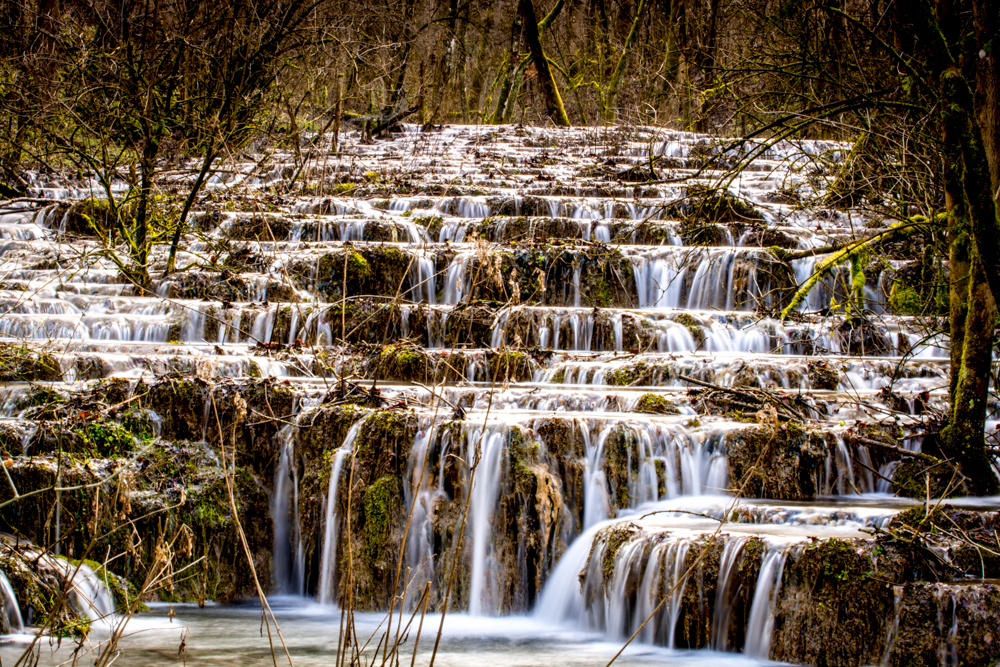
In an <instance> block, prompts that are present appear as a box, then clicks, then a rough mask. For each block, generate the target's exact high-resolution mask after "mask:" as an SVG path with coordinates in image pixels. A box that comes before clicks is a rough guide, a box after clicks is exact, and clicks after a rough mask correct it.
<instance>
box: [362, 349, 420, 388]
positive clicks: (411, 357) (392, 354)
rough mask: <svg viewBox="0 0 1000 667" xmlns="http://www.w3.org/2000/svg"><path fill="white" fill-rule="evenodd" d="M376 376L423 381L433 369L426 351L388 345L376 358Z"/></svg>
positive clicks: (407, 380)
mask: <svg viewBox="0 0 1000 667" xmlns="http://www.w3.org/2000/svg"><path fill="white" fill-rule="evenodd" d="M375 364H376V371H375V377H376V378H377V379H384V380H396V381H400V382H413V381H418V382H423V381H426V380H427V378H428V376H429V375H430V374H431V373H432V371H433V364H432V363H431V361H430V360H429V359H428V358H427V356H426V353H424V352H423V351H422V350H420V349H418V348H413V347H407V346H401V345H386V346H385V347H383V348H382V350H381V351H380V352H379V354H378V357H377V358H376V360H375Z"/></svg>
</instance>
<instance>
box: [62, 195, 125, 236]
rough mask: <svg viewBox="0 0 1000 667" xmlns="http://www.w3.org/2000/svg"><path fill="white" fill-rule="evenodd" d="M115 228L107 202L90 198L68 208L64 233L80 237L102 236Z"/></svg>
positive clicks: (115, 224)
mask: <svg viewBox="0 0 1000 667" xmlns="http://www.w3.org/2000/svg"><path fill="white" fill-rule="evenodd" d="M116 226H117V221H116V220H115V219H114V216H113V215H112V213H111V206H110V205H109V203H108V200H107V199H98V198H96V197H91V198H88V199H84V200H82V201H79V202H76V203H75V204H73V205H72V206H70V207H69V210H68V211H67V212H66V226H65V228H64V231H65V232H68V233H70V234H79V235H81V236H97V235H102V236H103V235H105V234H106V233H107V231H108V230H109V229H113V228H115V227H116Z"/></svg>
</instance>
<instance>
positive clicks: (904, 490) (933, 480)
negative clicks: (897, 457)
mask: <svg viewBox="0 0 1000 667" xmlns="http://www.w3.org/2000/svg"><path fill="white" fill-rule="evenodd" d="M928 480H929V482H928ZM962 480H963V478H962V476H961V475H960V474H959V473H958V471H957V470H956V468H955V467H954V466H953V465H952V464H951V463H949V462H947V461H944V460H941V461H931V460H927V459H922V458H910V459H904V460H903V461H900V462H899V465H897V466H896V470H895V472H894V473H893V475H892V491H893V493H895V494H897V495H899V496H903V497H906V498H926V497H927V492H928V484H929V486H930V489H929V490H930V495H931V497H932V498H941V497H945V496H947V497H949V498H958V497H961V496H965V495H968V489H967V487H966V485H965V483H964V482H963V481H962Z"/></svg>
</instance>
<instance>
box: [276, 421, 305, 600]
mask: <svg viewBox="0 0 1000 667" xmlns="http://www.w3.org/2000/svg"><path fill="white" fill-rule="evenodd" d="M297 430H298V427H297V426H295V425H294V424H286V425H285V426H283V427H282V429H281V431H280V433H279V438H280V441H281V454H280V458H279V461H278V470H277V472H276V473H275V476H274V501H273V503H272V520H273V522H274V552H273V553H274V555H273V558H274V579H275V582H276V583H277V586H278V592H279V593H284V594H290V595H304V594H305V553H304V551H303V548H304V547H303V544H302V529H301V524H300V522H299V472H298V466H297V465H296V464H295V461H294V459H295V438H296V434H297ZM289 477H290V478H291V479H289ZM289 482H291V483H289ZM289 514H291V518H289Z"/></svg>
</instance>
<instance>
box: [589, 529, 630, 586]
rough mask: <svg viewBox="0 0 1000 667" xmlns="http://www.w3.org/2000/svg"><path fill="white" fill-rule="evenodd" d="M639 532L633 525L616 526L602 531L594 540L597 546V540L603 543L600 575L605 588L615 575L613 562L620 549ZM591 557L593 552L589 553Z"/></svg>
mask: <svg viewBox="0 0 1000 667" xmlns="http://www.w3.org/2000/svg"><path fill="white" fill-rule="evenodd" d="M638 532H639V527H638V526H636V525H635V524H633V523H626V524H616V525H614V526H609V527H608V528H605V529H603V530H602V531H601V532H600V533H598V535H597V536H596V537H595V539H594V543H595V544H597V543H598V541H599V540H603V541H604V553H603V554H602V556H601V573H602V575H603V577H604V586H605V588H606V587H608V586H610V585H611V579H612V578H613V577H614V574H615V560H616V558H617V556H618V552H619V551H621V549H622V547H623V546H625V545H626V544H628V543H629V542H630V541H632V538H633V537H634V536H635V535H636V534H637V533H638ZM591 555H593V551H591Z"/></svg>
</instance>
